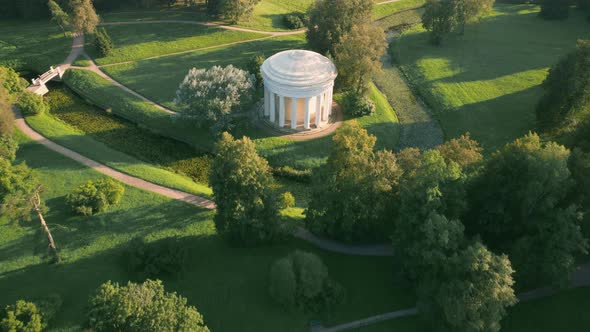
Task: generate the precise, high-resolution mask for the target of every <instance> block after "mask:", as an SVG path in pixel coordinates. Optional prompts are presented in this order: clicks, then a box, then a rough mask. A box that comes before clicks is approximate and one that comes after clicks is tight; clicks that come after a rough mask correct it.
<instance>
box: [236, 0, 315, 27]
mask: <svg viewBox="0 0 590 332" xmlns="http://www.w3.org/2000/svg"><path fill="white" fill-rule="evenodd" d="M312 3H313V0H262V1H260V2H259V3H258V4H257V5H256V7H254V12H253V13H252V17H251V18H250V20H249V21H244V22H239V24H238V25H239V26H242V27H246V28H250V29H256V30H264V31H284V30H288V29H287V27H285V25H284V24H283V16H284V15H285V14H291V13H304V12H306V11H307V9H308V8H309V6H310V5H311V4H312Z"/></svg>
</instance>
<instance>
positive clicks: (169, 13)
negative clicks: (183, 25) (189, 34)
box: [100, 8, 209, 23]
mask: <svg viewBox="0 0 590 332" xmlns="http://www.w3.org/2000/svg"><path fill="white" fill-rule="evenodd" d="M100 19H101V20H102V21H103V22H107V23H108V22H130V21H132V22H140V21H159V20H180V21H197V22H202V21H207V20H209V17H207V15H206V14H205V13H204V12H203V11H198V10H190V9H187V8H182V9H171V10H170V9H162V10H133V11H114V12H105V13H100Z"/></svg>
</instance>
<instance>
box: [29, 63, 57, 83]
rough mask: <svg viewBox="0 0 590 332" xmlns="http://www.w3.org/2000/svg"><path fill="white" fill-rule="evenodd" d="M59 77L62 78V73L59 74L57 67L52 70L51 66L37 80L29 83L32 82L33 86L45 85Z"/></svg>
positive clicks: (34, 79)
mask: <svg viewBox="0 0 590 332" xmlns="http://www.w3.org/2000/svg"><path fill="white" fill-rule="evenodd" d="M57 76H59V77H60V78H61V76H62V72H61V68H59V67H57V68H53V66H51V67H50V69H49V70H48V71H47V72H45V73H43V75H41V76H39V78H33V79H32V80H31V81H32V82H33V85H37V86H40V85H45V83H47V82H49V81H51V80H52V79H54V78H55V77H57Z"/></svg>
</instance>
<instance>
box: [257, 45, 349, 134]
mask: <svg viewBox="0 0 590 332" xmlns="http://www.w3.org/2000/svg"><path fill="white" fill-rule="evenodd" d="M260 71H261V72H262V77H263V79H264V116H265V117H266V118H267V119H268V120H269V121H270V122H272V123H274V124H275V125H276V126H278V127H279V128H291V129H295V130H310V129H319V128H321V127H322V126H324V125H326V124H327V123H328V119H329V117H330V115H331V113H332V90H333V88H334V80H335V79H336V76H337V75H338V73H337V71H336V66H334V64H333V63H332V61H330V59H328V58H326V57H325V56H323V55H321V54H318V53H315V52H311V51H306V50H288V51H283V52H279V53H277V54H275V55H273V56H271V57H270V58H268V59H266V61H264V63H263V64H262V66H261V67H260Z"/></svg>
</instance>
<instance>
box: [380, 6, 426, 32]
mask: <svg viewBox="0 0 590 332" xmlns="http://www.w3.org/2000/svg"><path fill="white" fill-rule="evenodd" d="M423 12H424V9H423V8H417V9H409V10H402V11H400V12H397V13H394V14H391V15H389V16H385V17H383V18H380V19H378V20H375V21H374V22H373V25H376V26H378V27H380V28H382V29H383V30H390V29H396V30H405V29H407V28H408V27H411V26H413V25H416V24H422V13H423Z"/></svg>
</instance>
